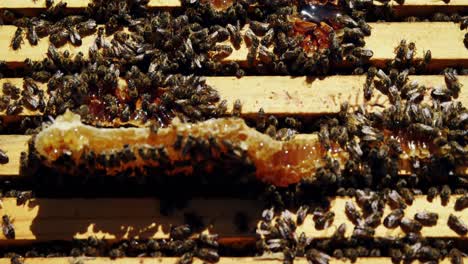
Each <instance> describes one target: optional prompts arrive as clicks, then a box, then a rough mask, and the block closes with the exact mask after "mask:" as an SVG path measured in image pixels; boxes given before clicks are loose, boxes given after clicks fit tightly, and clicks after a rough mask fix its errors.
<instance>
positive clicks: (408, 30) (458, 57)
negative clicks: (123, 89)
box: [0, 22, 468, 68]
mask: <svg viewBox="0 0 468 264" xmlns="http://www.w3.org/2000/svg"><path fill="white" fill-rule="evenodd" d="M370 25H371V27H372V28H373V30H372V35H371V36H369V37H366V43H367V45H366V47H368V48H370V49H371V50H373V51H374V56H373V58H372V59H371V62H372V63H374V64H376V65H382V64H383V63H384V61H385V60H389V59H392V58H393V57H394V49H395V46H397V45H398V44H399V43H400V40H401V39H406V40H407V41H408V42H410V41H414V42H415V43H416V47H417V53H416V58H421V56H422V55H423V51H426V50H428V49H430V50H431V52H432V59H433V60H432V62H431V67H432V68H442V67H446V66H449V65H450V66H461V65H463V66H468V49H467V48H466V47H465V46H464V44H463V38H464V35H465V32H466V31H461V30H460V29H459V25H458V24H455V23H449V22H441V23H437V22H431V23H424V22H421V23H371V24H370ZM15 30H16V27H14V26H0V50H2V51H3V52H2V53H3V54H2V59H3V60H4V61H5V62H6V63H8V64H9V65H11V66H19V65H21V64H22V63H23V62H24V60H25V59H26V58H30V59H31V60H33V61H37V60H42V59H43V58H45V57H46V56H47V48H48V46H49V42H48V39H47V38H44V39H41V40H40V41H39V43H38V45H37V46H30V45H29V43H28V42H27V41H25V43H24V44H23V45H22V46H21V49H18V50H13V49H12V48H11V47H10V41H11V38H12V36H13V35H14V33H15ZM434 32H437V34H434ZM82 41H83V43H82V45H81V46H79V47H74V46H72V45H71V44H69V43H68V44H66V45H65V46H64V47H62V48H61V49H62V50H64V49H68V50H69V51H70V52H71V53H72V54H76V53H77V52H79V51H81V52H83V54H85V56H87V55H88V50H89V47H90V46H91V44H92V43H93V41H94V36H88V37H84V38H83V39H82ZM447 43H450V45H447ZM247 52H248V49H247V48H246V47H245V45H244V42H243V45H242V46H241V48H240V49H238V50H234V52H233V53H232V54H231V55H230V56H229V57H227V58H226V59H225V60H226V61H228V60H233V61H238V62H245V60H246V57H247Z"/></svg>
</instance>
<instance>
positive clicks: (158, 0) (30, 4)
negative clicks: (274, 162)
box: [0, 0, 468, 17]
mask: <svg viewBox="0 0 468 264" xmlns="http://www.w3.org/2000/svg"><path fill="white" fill-rule="evenodd" d="M62 1H63V2H66V3H67V7H68V8H73V9H82V8H85V7H87V6H88V4H89V3H90V2H91V0H62ZM375 2H376V3H377V4H379V3H378V2H377V1H375ZM180 4H181V3H180V0H149V3H148V7H150V8H168V7H169V8H175V7H179V6H180ZM392 4H393V6H394V10H395V15H396V16H397V17H404V16H415V15H428V14H431V13H434V12H446V13H452V12H459V11H463V10H465V8H466V6H468V1H467V0H451V1H450V2H449V3H444V2H443V1H441V0H432V1H431V0H406V1H405V4H404V5H399V4H397V3H396V2H394V1H392ZM0 8H10V9H18V10H19V11H23V12H26V13H28V12H29V13H32V14H35V13H37V12H31V11H34V10H35V9H38V10H41V9H45V0H37V1H35V2H34V1H33V0H14V1H8V0H2V1H1V2H0Z"/></svg>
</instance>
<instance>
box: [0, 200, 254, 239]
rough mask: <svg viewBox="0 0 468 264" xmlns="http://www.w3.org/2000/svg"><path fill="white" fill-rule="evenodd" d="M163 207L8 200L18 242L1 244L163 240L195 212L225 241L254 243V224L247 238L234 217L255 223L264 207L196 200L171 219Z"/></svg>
mask: <svg viewBox="0 0 468 264" xmlns="http://www.w3.org/2000/svg"><path fill="white" fill-rule="evenodd" d="M160 207H161V202H160V201H159V200H156V199H130V198H127V199H117V198H115V199H34V200H30V201H28V202H27V203H26V204H25V205H22V206H17V204H16V199H13V198H5V199H3V207H2V208H1V209H0V215H4V214H8V215H9V216H10V217H11V218H12V219H13V221H14V222H13V224H14V226H15V231H16V239H15V240H7V239H6V238H5V237H4V236H3V234H0V244H11V243H23V242H34V241H50V240H71V239H72V238H77V239H86V238H88V237H89V236H97V237H98V238H105V239H109V240H117V239H126V238H142V239H144V238H155V239H162V238H167V237H168V236H169V231H170V227H171V226H174V225H180V224H184V214H186V213H195V214H196V215H197V216H199V217H201V219H202V220H203V223H204V224H205V225H207V227H208V228H210V231H212V232H215V233H219V234H220V235H222V236H223V237H226V238H236V237H242V236H246V238H245V239H246V241H252V239H253V238H252V234H253V232H254V230H255V221H252V222H250V223H249V226H250V229H251V232H250V233H248V234H246V233H244V234H243V233H240V232H239V231H238V229H237V226H236V225H235V223H234V219H235V215H236V213H238V212H243V213H245V214H246V215H247V216H249V217H250V219H255V218H256V217H257V214H258V213H259V212H261V209H262V208H261V203H260V202H259V201H251V200H233V199H232V200H229V199H219V200H203V199H192V200H190V201H188V202H187V207H186V208H184V209H180V210H175V211H174V213H173V214H171V215H169V216H163V215H162V214H161V213H160ZM236 240H239V239H236ZM228 243H229V240H228Z"/></svg>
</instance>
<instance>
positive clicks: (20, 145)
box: [0, 134, 468, 177]
mask: <svg viewBox="0 0 468 264" xmlns="http://www.w3.org/2000/svg"><path fill="white" fill-rule="evenodd" d="M296 137H303V138H304V137H306V138H310V139H311V140H315V139H316V134H312V135H311V134H299V135H296ZM30 138H31V137H30V136H27V135H0V148H1V149H2V150H3V151H5V152H6V153H7V155H8V156H9V158H10V162H8V163H7V164H1V165H0V177H18V176H22V175H21V174H20V155H21V152H22V151H25V152H27V151H28V147H27V145H28V141H29V139H30ZM405 165H409V164H408V162H406V163H405ZM410 172H411V168H408V167H402V168H400V170H399V173H400V175H408V174H410ZM456 172H457V173H458V174H463V175H468V167H458V168H457V171H456Z"/></svg>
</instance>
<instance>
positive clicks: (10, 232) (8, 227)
mask: <svg viewBox="0 0 468 264" xmlns="http://www.w3.org/2000/svg"><path fill="white" fill-rule="evenodd" d="M2 220H3V221H2V226H3V235H5V237H6V238H7V239H15V236H16V235H15V227H14V226H13V224H12V222H11V220H10V217H9V216H8V215H3V217H2Z"/></svg>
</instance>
